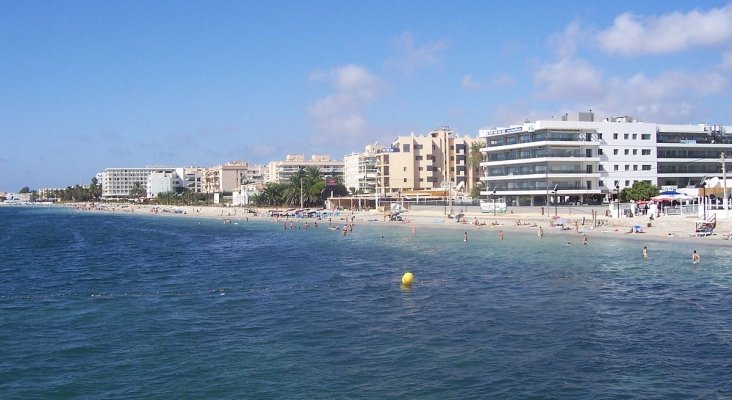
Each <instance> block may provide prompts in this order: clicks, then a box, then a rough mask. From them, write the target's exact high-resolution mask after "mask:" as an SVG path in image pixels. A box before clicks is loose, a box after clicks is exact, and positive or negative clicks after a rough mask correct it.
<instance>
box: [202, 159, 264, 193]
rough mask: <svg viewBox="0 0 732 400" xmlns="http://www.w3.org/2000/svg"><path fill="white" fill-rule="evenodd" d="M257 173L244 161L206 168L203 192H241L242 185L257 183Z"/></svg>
mask: <svg viewBox="0 0 732 400" xmlns="http://www.w3.org/2000/svg"><path fill="white" fill-rule="evenodd" d="M256 171H257V170H256V169H253V168H252V167H250V165H249V163H247V162H244V161H231V162H228V163H226V164H220V165H216V166H213V167H210V168H206V169H205V170H204V172H203V179H202V186H203V192H205V193H221V192H233V191H234V190H239V187H240V186H241V185H245V184H247V183H252V182H254V181H255V175H256V173H257V172H256Z"/></svg>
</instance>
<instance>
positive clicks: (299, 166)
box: [266, 154, 343, 183]
mask: <svg viewBox="0 0 732 400" xmlns="http://www.w3.org/2000/svg"><path fill="white" fill-rule="evenodd" d="M309 167H315V168H318V169H319V170H320V173H321V175H323V176H331V177H334V178H341V177H343V161H340V160H331V158H330V156H328V155H325V154H315V155H313V156H312V157H311V158H310V160H305V155H304V154H288V155H287V157H286V158H285V161H272V162H270V163H269V164H268V169H269V174H268V176H266V179H267V182H277V183H288V182H290V179H291V178H292V177H293V176H296V175H297V174H298V172H299V171H300V170H303V169H306V168H309Z"/></svg>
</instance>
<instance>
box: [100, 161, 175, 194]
mask: <svg viewBox="0 0 732 400" xmlns="http://www.w3.org/2000/svg"><path fill="white" fill-rule="evenodd" d="M152 173H162V174H175V168H168V167H146V168H107V169H105V170H104V172H102V175H101V177H102V179H101V180H100V182H101V184H102V197H103V198H105V199H126V198H129V197H130V191H131V190H132V188H133V187H134V186H135V184H139V185H141V186H142V187H143V188H146V189H147V187H148V178H149V177H150V174H152ZM148 197H149V194H148Z"/></svg>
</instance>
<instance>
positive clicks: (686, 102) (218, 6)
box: [0, 1, 732, 191]
mask: <svg viewBox="0 0 732 400" xmlns="http://www.w3.org/2000/svg"><path fill="white" fill-rule="evenodd" d="M730 78H732V3H730V2H724V1H694V2H691V1H663V2H655V1H653V2H652V1H641V2H638V1H613V2H593V1H558V2H552V3H551V4H550V3H549V2H538V1H515V2H498V1H451V2H447V1H367V2H364V1H271V2H255V1H231V2H229V1H152V2H151V1H139V2H138V1H55V2H50V1H5V2H0V140H1V141H2V146H0V191H2V190H7V191H17V190H19V189H20V188H21V187H23V186H30V187H31V188H40V187H65V186H69V185H74V184H77V183H81V184H85V183H88V182H89V181H90V179H91V177H92V176H94V174H95V173H97V172H100V171H102V170H103V169H104V168H107V167H126V166H129V167H132V166H134V167H143V166H147V165H169V166H190V165H196V166H211V165H215V164H219V163H222V162H226V161H230V160H245V161H249V162H251V163H267V162H269V161H271V160H281V159H283V158H284V157H285V155H286V154H288V153H305V154H306V156H307V157H309V156H310V155H311V154H313V153H325V154H330V155H331V156H332V157H334V158H342V157H343V155H345V154H347V153H350V152H352V151H362V150H363V148H364V146H365V145H367V144H369V143H373V142H375V141H377V140H378V141H379V142H380V143H390V142H391V141H392V140H393V139H394V138H396V137H397V136H398V135H405V134H410V133H411V132H414V133H416V134H422V133H426V132H428V131H429V130H431V129H433V128H436V127H439V126H443V125H448V126H450V127H452V128H453V129H454V130H455V131H457V132H458V133H460V134H463V135H471V136H476V135H477V133H478V129H480V128H487V127H495V126H505V125H508V124H511V123H516V122H520V121H522V120H524V119H526V118H528V119H530V120H535V119H542V118H550V117H551V116H555V115H561V114H563V113H566V112H573V111H581V110H588V109H592V110H593V111H594V112H595V113H596V114H597V115H598V116H599V117H605V116H612V115H632V116H635V117H636V118H639V119H641V120H644V121H649V122H664V123H694V124H695V123H712V124H725V125H731V124H732V117H730V114H731V112H732V99H731V97H730V95H729V93H730V83H729V80H730Z"/></svg>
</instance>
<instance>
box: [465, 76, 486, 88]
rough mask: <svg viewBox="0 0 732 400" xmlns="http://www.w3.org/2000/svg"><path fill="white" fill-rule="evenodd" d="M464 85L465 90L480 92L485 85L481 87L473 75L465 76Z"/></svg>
mask: <svg viewBox="0 0 732 400" xmlns="http://www.w3.org/2000/svg"><path fill="white" fill-rule="evenodd" d="M462 85H463V88H465V89H474V90H479V89H482V88H483V85H481V84H480V83H479V82H476V81H475V79H473V77H472V76H471V75H465V76H463V79H462Z"/></svg>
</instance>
